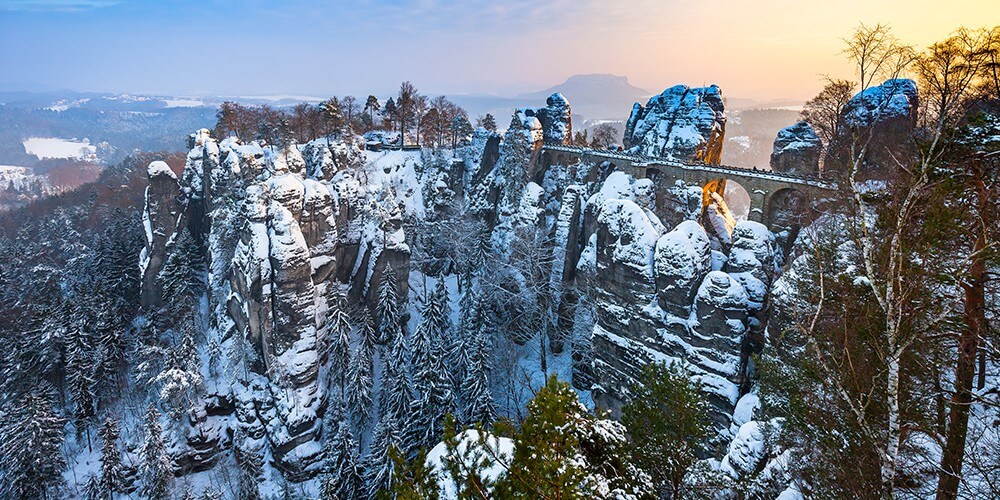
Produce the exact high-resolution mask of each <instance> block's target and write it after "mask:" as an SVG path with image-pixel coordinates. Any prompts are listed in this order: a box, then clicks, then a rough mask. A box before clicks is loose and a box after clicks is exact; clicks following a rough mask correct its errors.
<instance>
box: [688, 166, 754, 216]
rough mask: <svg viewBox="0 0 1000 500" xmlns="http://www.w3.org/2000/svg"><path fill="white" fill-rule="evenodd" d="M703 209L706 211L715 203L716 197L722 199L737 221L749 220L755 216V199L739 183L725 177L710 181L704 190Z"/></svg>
mask: <svg viewBox="0 0 1000 500" xmlns="http://www.w3.org/2000/svg"><path fill="white" fill-rule="evenodd" d="M701 190H702V196H701V208H702V210H705V208H706V207H708V206H709V205H710V204H712V203H714V202H715V199H716V196H714V195H717V196H719V197H721V198H722V200H723V201H724V202H725V204H726V207H727V208H728V209H729V212H730V213H731V214H732V216H733V218H734V219H736V221H741V220H747V219H750V218H751V217H752V216H753V209H754V208H756V207H754V206H753V205H754V204H753V197H752V196H751V195H750V192H749V191H747V189H746V188H745V187H743V186H742V185H741V184H740V183H739V182H737V181H735V180H733V179H727V178H725V177H719V178H715V179H710V180H709V181H708V182H706V183H705V184H704V185H703V186H702V188H701Z"/></svg>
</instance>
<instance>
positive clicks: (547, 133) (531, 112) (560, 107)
mask: <svg viewBox="0 0 1000 500" xmlns="http://www.w3.org/2000/svg"><path fill="white" fill-rule="evenodd" d="M524 114H525V115H526V116H534V117H535V118H538V121H539V122H540V123H541V125H542V134H543V138H544V141H545V144H549V145H556V146H562V145H567V144H571V143H572V142H573V120H572V113H571V111H570V107H569V101H567V100H566V97H565V96H563V95H562V94H560V93H558V92H557V93H555V94H552V95H550V96H549V97H548V99H546V100H545V107H544V108H535V109H532V108H527V109H525V110H524Z"/></svg>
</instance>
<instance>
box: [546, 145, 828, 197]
mask: <svg viewBox="0 0 1000 500" xmlns="http://www.w3.org/2000/svg"><path fill="white" fill-rule="evenodd" d="M542 149H544V150H548V151H563V152H567V153H575V154H591V155H595V156H600V157H602V158H612V159H617V160H625V161H631V162H638V163H652V164H656V165H664V166H671V167H675V168H682V169H686V170H701V171H705V172H717V173H720V174H730V175H742V176H747V177H756V178H759V179H769V180H775V181H780V182H793V183H796V184H806V185H809V186H813V187H818V188H820V189H829V190H833V189H836V185H835V184H833V183H831V182H828V181H825V180H822V179H820V178H819V177H816V176H812V175H795V174H784V173H777V172H769V171H765V170H756V169H747V168H739V167H728V166H724V165H707V164H704V163H684V162H680V161H677V160H675V159H673V158H662V157H655V156H647V155H642V154H637V153H628V152H625V151H614V150H609V149H594V148H584V147H579V146H557V145H545V146H543V147H542Z"/></svg>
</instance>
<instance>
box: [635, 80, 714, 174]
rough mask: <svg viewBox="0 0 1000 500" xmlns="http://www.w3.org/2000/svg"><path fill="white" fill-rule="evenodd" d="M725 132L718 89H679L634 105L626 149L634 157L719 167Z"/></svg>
mask: <svg viewBox="0 0 1000 500" xmlns="http://www.w3.org/2000/svg"><path fill="white" fill-rule="evenodd" d="M725 132H726V113H725V105H724V103H723V101H722V90H721V89H719V87H718V86H715V85H712V86H709V87H701V88H691V87H688V86H686V85H676V86H674V87H671V88H669V89H667V90H664V91H663V93H661V94H659V95H656V96H653V97H651V98H650V99H649V102H647V103H646V105H645V106H642V105H640V104H639V103H635V105H634V106H633V107H632V114H631V115H630V116H629V118H628V121H627V122H626V123H625V137H624V138H623V144H624V146H625V149H628V150H629V151H631V152H633V153H638V154H643V155H648V156H659V157H669V158H674V159H676V160H678V161H684V162H692V161H700V162H705V163H707V164H710V165H718V164H719V163H720V162H721V160H722V143H723V141H724V139H725Z"/></svg>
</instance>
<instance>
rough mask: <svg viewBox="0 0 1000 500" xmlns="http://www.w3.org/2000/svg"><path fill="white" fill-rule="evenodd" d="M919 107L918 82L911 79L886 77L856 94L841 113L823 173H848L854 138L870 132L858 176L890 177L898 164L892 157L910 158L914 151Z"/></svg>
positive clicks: (835, 174)
mask: <svg viewBox="0 0 1000 500" xmlns="http://www.w3.org/2000/svg"><path fill="white" fill-rule="evenodd" d="M917 107H918V95H917V84H916V82H914V81H913V80H909V79H895V80H887V81H886V82H885V83H883V84H882V85H878V86H874V87H870V88H868V89H865V90H864V91H862V92H859V93H858V94H856V95H855V96H854V97H853V98H851V100H850V101H849V102H848V103H847V105H846V106H844V110H843V112H842V113H841V116H840V123H839V131H838V135H837V136H836V137H834V138H833V140H832V141H831V144H830V147H829V155H828V157H827V159H826V161H825V162H824V170H825V172H824V173H826V172H829V173H830V174H831V175H832V176H837V175H844V174H846V173H847V172H848V169H849V168H850V165H851V163H852V158H851V143H852V141H854V140H855V139H854V138H855V137H869V132H870V137H871V139H870V141H867V144H868V147H867V148H866V151H867V152H868V153H867V156H866V157H865V158H864V161H863V162H862V164H861V169H860V170H861V171H860V172H859V174H860V175H859V178H860V179H886V178H888V177H890V176H891V175H892V173H893V171H894V170H895V165H896V164H895V160H894V159H893V158H894V157H895V158H907V157H909V156H911V155H912V154H913V153H914V148H915V147H916V146H915V141H914V136H913V132H914V129H915V128H916V125H917Z"/></svg>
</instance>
